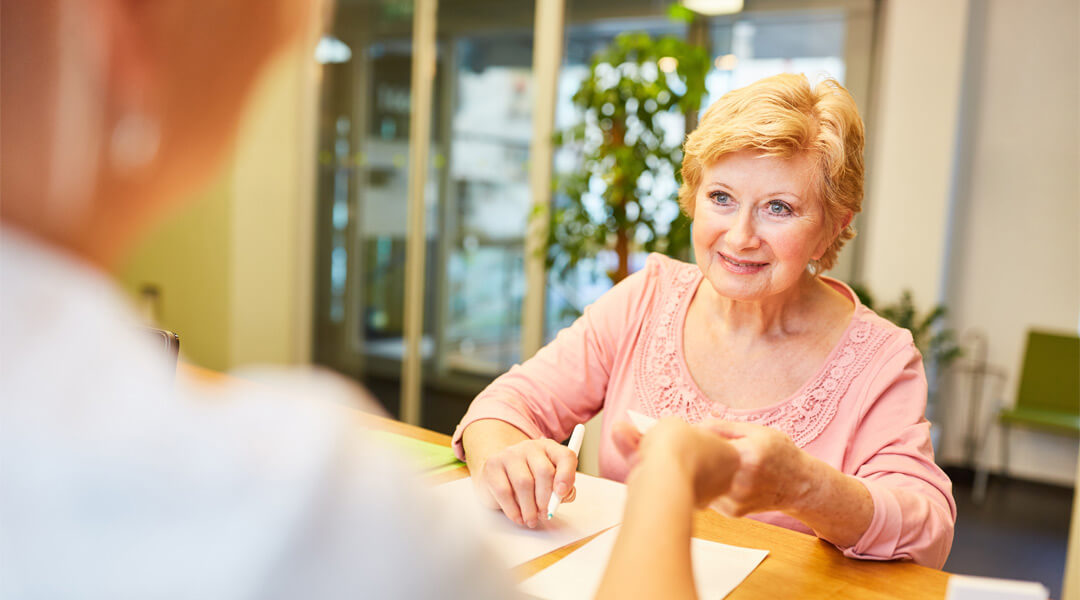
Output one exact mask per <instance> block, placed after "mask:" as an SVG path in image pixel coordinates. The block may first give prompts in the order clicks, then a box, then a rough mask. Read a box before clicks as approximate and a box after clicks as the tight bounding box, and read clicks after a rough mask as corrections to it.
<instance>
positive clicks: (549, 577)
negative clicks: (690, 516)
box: [521, 527, 769, 600]
mask: <svg viewBox="0 0 1080 600" xmlns="http://www.w3.org/2000/svg"><path fill="white" fill-rule="evenodd" d="M618 533H619V528H618V527H616V528H613V529H610V530H608V531H605V532H604V533H602V534H600V535H598V536H596V538H594V539H593V540H592V541H590V542H589V543H588V544H585V545H584V546H582V547H581V548H578V549H577V550H575V551H574V552H572V553H570V555H569V556H567V557H566V558H563V559H562V560H560V561H559V562H557V563H555V564H553V565H551V566H550V567H548V568H546V569H544V570H543V571H540V572H539V573H537V574H536V575H533V576H532V577H530V578H529V579H526V580H525V581H524V582H522V584H521V590H522V591H523V592H525V593H526V594H528V595H530V596H534V597H536V598H543V599H547V600H577V599H579V598H580V599H581V600H588V599H591V598H592V597H593V596H595V595H596V590H597V589H598V588H599V587H600V578H601V577H603V574H604V569H605V568H606V567H607V563H608V559H609V558H610V557H611V550H612V548H614V547H615V538H616V536H618ZM768 554H769V551H768V550H755V549H753V548H740V547H738V546H729V545H727V544H720V543H717V542H709V541H706V540H699V539H697V538H694V539H692V540H690V556H691V558H690V560H691V562H693V569H694V582H695V584H696V585H697V592H698V597H699V598H702V599H705V600H720V599H721V598H724V597H725V596H727V595H728V594H730V593H731V591H732V590H734V589H735V588H736V587H737V586H738V585H739V584H740V583H742V582H743V580H744V579H746V577H747V576H748V575H750V573H752V572H753V571H754V569H756V568H757V566H758V565H759V564H761V561H763V560H765V557H766V556H768Z"/></svg>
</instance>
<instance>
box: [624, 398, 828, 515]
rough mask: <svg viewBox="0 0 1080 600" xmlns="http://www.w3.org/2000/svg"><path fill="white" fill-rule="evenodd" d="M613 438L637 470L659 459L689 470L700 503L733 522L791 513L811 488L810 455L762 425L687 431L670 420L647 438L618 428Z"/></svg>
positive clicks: (715, 424) (707, 425) (720, 424)
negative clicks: (773, 512) (656, 456)
mask: <svg viewBox="0 0 1080 600" xmlns="http://www.w3.org/2000/svg"><path fill="white" fill-rule="evenodd" d="M614 436H615V437H614V441H615V445H616V447H617V448H618V449H619V451H620V452H622V453H623V455H625V456H627V458H628V459H629V460H630V463H631V465H632V466H634V465H636V464H638V463H640V462H641V461H642V460H643V459H644V458H645V457H650V456H651V455H653V454H660V455H661V457H662V458H663V459H664V460H668V461H670V462H671V464H672V465H678V466H682V467H684V468H686V469H687V470H688V474H687V476H688V477H690V478H691V480H692V481H693V484H694V495H695V499H696V501H697V503H698V504H699V505H703V504H709V503H710V502H711V506H712V507H713V508H716V509H717V510H719V511H720V512H722V513H724V514H726V515H729V516H733V517H742V516H745V515H748V514H752V513H758V512H765V511H769V510H785V509H790V508H791V507H793V506H794V505H795V504H796V503H797V502H798V501H799V500H800V499H801V498H802V497H803V496H804V495H805V494H806V493H807V491H808V488H809V487H810V486H809V482H808V481H807V478H806V477H805V469H804V467H805V457H806V455H805V453H804V452H803V451H802V450H800V449H799V448H798V447H797V446H795V444H794V443H792V441H791V440H790V439H789V438H788V437H787V436H786V435H784V434H783V433H782V432H780V431H777V430H775V429H771V428H769V427H764V426H762V425H754V424H750V423H739V422H733V421H717V420H710V421H704V422H702V423H700V424H698V425H688V424H686V423H685V422H683V421H681V420H680V419H677V418H667V419H662V420H660V421H659V422H658V423H657V424H656V425H655V426H654V427H653V428H652V429H650V430H649V433H648V435H645V436H642V434H641V433H639V432H638V430H637V429H636V428H635V427H634V426H633V425H631V424H629V423H626V422H623V423H619V424H617V425H616V427H615V431H614Z"/></svg>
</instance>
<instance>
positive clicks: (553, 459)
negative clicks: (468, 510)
mask: <svg viewBox="0 0 1080 600" xmlns="http://www.w3.org/2000/svg"><path fill="white" fill-rule="evenodd" d="M577 463H578V459H577V455H576V454H574V453H573V452H571V451H570V449H569V448H567V447H566V446H563V445H562V444H560V443H558V442H556V441H554V440H548V439H543V440H524V441H521V442H518V443H516V444H513V445H510V446H507V447H505V448H503V449H502V450H500V451H497V452H494V453H492V454H490V455H488V456H487V457H486V458H485V459H484V461H483V463H482V465H481V466H480V473H479V476H476V475H475V474H474V476H473V478H472V479H473V484H474V485H475V486H476V491H477V494H478V495H479V497H480V501H481V502H483V503H484V504H486V505H487V506H489V507H490V508H493V509H495V508H497V509H500V510H502V512H503V513H504V514H505V515H506V516H507V517H508V518H509V519H510V520H511V521H513V522H514V523H517V524H518V525H523V526H525V527H530V528H532V527H536V526H537V525H538V524H539V523H540V519H544V518H547V514H546V512H547V505H548V500H549V499H550V498H551V494H552V493H555V494H556V495H558V496H559V497H561V498H562V499H563V500H562V501H563V502H571V501H573V499H574V494H575V491H574V474H575V473H576V472H577Z"/></svg>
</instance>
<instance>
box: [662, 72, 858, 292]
mask: <svg viewBox="0 0 1080 600" xmlns="http://www.w3.org/2000/svg"><path fill="white" fill-rule="evenodd" d="M741 150H752V151H756V152H761V153H763V154H765V155H768V156H779V157H783V158H789V157H791V156H794V155H796V154H799V153H801V152H808V153H809V154H810V155H811V156H812V157H813V159H814V160H815V162H816V165H817V173H818V191H819V197H820V198H821V199H822V204H823V206H824V208H825V225H826V227H828V229H829V230H830V231H831V230H832V228H833V227H834V226H835V224H836V223H838V222H842V220H843V219H844V217H845V216H846V214H847V213H851V214H852V215H855V214H857V213H858V212H859V211H860V210H862V198H863V123H862V119H861V118H860V117H859V111H858V108H856V106H855V100H854V98H852V97H851V94H849V93H848V91H847V90H845V89H844V88H843V87H842V86H841V85H840V84H839V83H837V82H836V80H834V79H826V80H824V81H822V82H821V83H819V84H817V86H815V87H811V86H810V81H809V80H808V79H807V78H806V76H805V75H793V74H790V73H785V74H782V75H774V76H772V77H767V78H765V79H762V80H760V81H757V82H755V83H752V84H750V85H748V86H746V87H743V88H740V89H737V90H733V91H731V92H728V93H727V94H724V96H723V97H721V98H720V100H718V101H716V102H715V103H713V105H712V106H710V107H709V108H708V110H706V111H705V114H704V115H702V117H701V123H700V124H699V125H698V127H697V129H695V130H694V131H693V133H691V134H690V135H689V136H688V137H687V138H686V144H685V145H684V147H683V152H684V156H683V165H682V177H683V183H682V187H680V188H679V204H680V205H681V206H682V208H683V210H684V211H685V212H686V214H687V215H689V216H690V218H693V217H694V199H695V197H696V196H697V192H698V187H699V186H700V185H701V179H702V171H703V170H704V169H705V167H706V166H707V165H710V164H712V163H714V162H716V161H717V160H719V159H720V158H721V157H722V156H724V155H725V154H730V153H733V152H738V151H741ZM853 237H855V230H854V229H853V228H852V227H851V224H850V223H849V224H848V225H847V226H846V227H844V228H843V230H842V231H840V233H839V235H837V237H836V239H835V240H833V243H832V244H830V245H829V247H828V249H826V250H825V253H824V254H823V255H822V256H821V258H820V259H819V260H818V261H817V265H816V267H817V268H816V269H815V271H816V272H819V273H820V272H821V271H825V270H828V269H830V268H832V266H833V264H835V263H836V256H837V254H839V252H840V248H841V247H843V245H844V243H845V242H847V241H848V240H850V239H851V238H853Z"/></svg>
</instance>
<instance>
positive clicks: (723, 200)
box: [709, 192, 731, 204]
mask: <svg viewBox="0 0 1080 600" xmlns="http://www.w3.org/2000/svg"><path fill="white" fill-rule="evenodd" d="M709 197H710V198H712V201H713V202H715V203H717V204H728V203H729V202H731V196H729V195H728V194H727V192H710V193H709Z"/></svg>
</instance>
